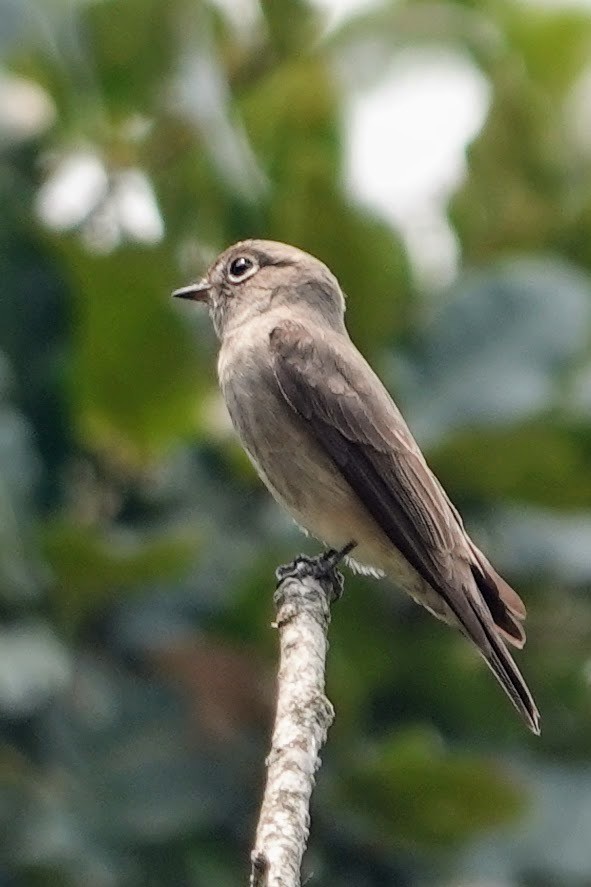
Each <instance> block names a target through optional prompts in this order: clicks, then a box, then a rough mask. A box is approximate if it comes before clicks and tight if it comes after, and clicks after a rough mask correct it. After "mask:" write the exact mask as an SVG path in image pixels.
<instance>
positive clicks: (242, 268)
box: [228, 256, 257, 283]
mask: <svg viewBox="0 0 591 887" xmlns="http://www.w3.org/2000/svg"><path fill="white" fill-rule="evenodd" d="M256 270H257V266H256V265H255V263H254V261H253V260H252V259H249V258H248V257H247V256H238V258H236V259H232V261H231V262H230V265H229V267H228V279H229V280H230V281H231V282H232V283H240V282H241V281H242V280H245V279H246V278H247V277H250V276H251V274H254V273H255V271H256Z"/></svg>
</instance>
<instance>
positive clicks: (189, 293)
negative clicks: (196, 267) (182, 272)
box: [173, 278, 211, 302]
mask: <svg viewBox="0 0 591 887" xmlns="http://www.w3.org/2000/svg"><path fill="white" fill-rule="evenodd" d="M210 289H211V283H209V281H208V280H206V279H205V278H204V279H203V280H199V281H198V282H197V283H190V284H189V286H182V287H181V288H180V289H178V290H175V291H174V292H173V296H174V297H175V298H177V299H191V300H192V301H193V302H207V294H208V292H209V290H210Z"/></svg>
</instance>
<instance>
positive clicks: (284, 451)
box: [175, 240, 539, 733]
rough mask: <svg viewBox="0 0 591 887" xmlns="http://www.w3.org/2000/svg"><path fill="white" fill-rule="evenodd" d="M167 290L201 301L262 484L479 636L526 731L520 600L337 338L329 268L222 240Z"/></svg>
mask: <svg viewBox="0 0 591 887" xmlns="http://www.w3.org/2000/svg"><path fill="white" fill-rule="evenodd" d="M175 295H177V296H181V297H184V298H190V299H194V300H196V301H204V302H207V304H208V306H209V310H210V313H211V316H212V320H213V323H214V327H215V330H216V333H217V335H218V337H219V338H220V341H221V347H220V352H219V360H218V374H219V380H220V386H221V389H222V392H223V395H224V398H225V400H226V403H227V405H228V410H229V412H230V416H231V418H232V422H233V423H234V426H235V428H236V431H237V432H238V434H239V436H240V438H241V440H242V443H243V445H244V447H245V449H246V451H247V453H248V454H249V456H250V458H251V460H252V462H253V464H254V466H255V467H256V469H257V471H258V473H259V474H260V476H261V478H262V479H263V481H264V482H265V484H266V485H267V486H268V488H269V490H270V491H271V493H272V494H273V496H274V497H275V498H276V499H277V501H278V502H280V503H281V504H282V505H283V506H284V507H285V508H287V510H288V511H289V512H291V514H292V515H293V517H294V518H295V520H296V521H297V523H298V524H300V526H302V527H303V528H304V529H305V530H307V531H308V532H310V533H311V534H312V535H314V536H316V537H317V538H318V539H320V540H322V541H323V542H324V543H326V544H328V545H330V546H331V547H333V548H341V547H342V546H344V545H345V544H346V543H348V542H350V541H355V542H356V543H357V547H356V549H355V551H354V555H355V560H354V561H353V560H352V559H350V560H351V563H352V565H353V566H354V567H357V568H359V569H362V570H363V569H369V570H373V571H376V572H379V573H384V574H386V575H387V576H389V577H390V578H391V579H393V580H394V581H395V582H396V583H397V584H398V585H400V586H401V587H402V588H403V589H404V590H405V591H407V592H408V593H409V594H410V595H411V596H412V597H413V598H414V599H415V600H417V601H418V602H419V603H421V604H423V606H425V607H427V609H429V610H430V611H431V612H432V613H433V614H434V615H435V616H437V617H438V618H440V619H443V620H444V621H445V622H447V623H449V624H451V625H455V626H456V627H458V628H459V629H460V631H462V633H463V634H464V635H465V636H466V637H468V638H469V639H470V640H471V641H472V642H473V643H474V644H475V645H476V647H477V648H478V650H479V652H480V653H481V654H482V656H483V657H484V659H485V660H486V662H487V663H488V665H489V667H490V668H491V670H492V671H493V673H494V674H495V676H496V677H497V679H498V680H499V682H500V683H501V685H502V686H503V688H504V689H505V691H506V692H507V694H508V695H509V697H510V699H511V700H512V702H513V704H514V705H515V707H516V708H517V709H518V711H519V712H520V713H521V714H522V716H523V717H524V719H525V721H526V723H527V724H528V726H529V727H530V728H531V729H532V730H533V732H534V733H539V715H538V711H537V708H536V706H535V703H534V701H533V699H532V697H531V694H530V692H529V690H528V688H527V686H526V684H525V682H524V680H523V678H522V676H521V674H520V673H519V670H518V668H517V666H516V665H515V663H514V661H513V659H512V658H511V656H510V654H509V652H508V650H507V647H506V645H505V642H509V643H511V644H513V645H514V646H516V647H522V646H523V644H524V642H525V634H524V631H523V627H522V625H521V622H522V620H523V619H524V617H525V607H524V605H523V603H522V601H521V599H520V598H519V596H518V595H517V594H516V593H515V592H514V591H513V589H512V588H510V586H509V585H508V584H507V583H506V582H505V581H504V580H503V579H502V578H501V577H500V576H499V575H498V574H497V573H496V572H495V570H494V569H493V567H492V566H491V565H490V563H489V562H488V560H487V559H486V558H485V556H484V555H483V554H482V552H480V551H479V549H478V548H477V547H476V545H474V543H473V542H472V540H471V539H470V537H469V536H468V534H467V533H466V530H465V529H464V525H463V523H462V520H461V518H460V516H459V514H458V512H457V511H456V509H455V508H454V506H453V505H452V504H451V502H450V501H449V499H448V498H447V495H446V494H445V491H444V490H443V488H442V487H441V485H440V484H439V482H438V480H437V478H436V477H435V476H434V474H433V473H432V472H431V470H430V469H429V467H428V465H427V463H426V462H425V459H424V457H423V455H422V453H421V451H420V449H419V447H418V445H417V444H416V442H415V440H414V438H413V437H412V435H411V433H410V431H409V429H408V427H407V425H406V423H405V421H404V419H403V418H402V416H401V414H400V413H399V411H398V409H397V407H396V405H395V404H394V402H393V401H392V399H391V397H390V395H389V394H388V392H387V391H386V389H385V388H384V386H383V385H382V383H381V382H380V380H379V379H378V377H377V376H376V375H375V373H374V372H373V370H372V369H371V367H370V366H369V365H368V364H367V363H366V361H365V360H364V358H363V357H362V356H361V354H360V353H359V352H358V351H357V349H356V348H355V346H354V345H353V343H352V342H351V340H350V339H349V336H348V333H347V330H346V328H345V323H344V313H345V302H344V298H343V294H342V292H341V289H340V287H339V285H338V282H337V280H336V279H335V277H334V276H333V275H332V274H331V272H330V271H329V270H328V268H327V267H326V266H325V265H323V264H322V262H319V261H318V260H317V259H314V258H313V257H312V256H310V255H308V254H307V253H304V252H302V251H301V250H298V249H296V248H294V247H290V246H287V245H286V244H282V243H275V242H272V241H264V240H247V241H244V242H242V243H238V244H236V245H235V246H232V247H230V248H229V249H228V250H226V251H225V252H224V253H222V255H221V256H219V258H218V259H217V260H216V261H215V262H214V264H213V265H212V266H211V268H210V269H209V271H208V273H207V275H206V277H205V278H204V279H203V280H202V281H200V282H199V283H197V284H193V285H190V286H188V287H185V288H183V289H181V290H177V291H176V292H175Z"/></svg>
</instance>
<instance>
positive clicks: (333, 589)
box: [250, 546, 352, 887]
mask: <svg viewBox="0 0 591 887" xmlns="http://www.w3.org/2000/svg"><path fill="white" fill-rule="evenodd" d="M351 547H352V546H351ZM348 550H350V549H349V546H348V547H347V550H346V551H345V552H340V553H331V554H330V555H324V556H321V557H320V558H316V559H314V560H311V559H309V558H298V559H297V560H296V561H295V562H294V564H293V565H291V566H289V567H285V568H280V570H279V571H278V578H279V580H280V584H279V586H278V588H277V591H276V593H275V604H276V606H277V621H276V623H274V624H275V626H276V627H277V628H278V630H279V643H280V662H279V675H278V687H277V711H276V716H275V724H274V728H273V738H272V742H271V752H270V754H269V756H268V758H267V762H266V763H267V784H266V787H265V793H264V798H263V803H262V807H261V813H260V817H259V822H258V827H257V833H256V841H255V846H254V850H253V852H252V871H251V879H250V884H251V887H299V884H300V867H301V862H302V856H303V854H304V851H305V849H306V843H307V840H308V832H309V825H310V814H309V806H310V796H311V794H312V789H313V786H314V774H315V773H316V770H317V769H318V767H319V766H320V758H319V752H320V749H321V748H322V746H323V745H324V743H325V741H326V735H327V731H328V729H329V727H330V725H331V724H332V721H333V718H334V710H333V707H332V705H331V703H330V702H329V700H328V699H327V698H326V696H325V692H324V671H325V661H326V654H327V651H328V641H327V631H328V625H329V622H330V604H331V603H332V601H334V600H335V599H336V598H338V597H339V596H340V594H341V593H342V583H343V579H342V576H341V575H340V573H338V572H337V571H336V569H335V566H336V563H338V560H339V559H340V557H341V556H342V555H343V553H345V554H346V553H348Z"/></svg>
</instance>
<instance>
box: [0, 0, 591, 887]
mask: <svg viewBox="0 0 591 887" xmlns="http://www.w3.org/2000/svg"><path fill="white" fill-rule="evenodd" d="M241 8H242V7H241ZM241 8H240V9H238V7H237V6H235V5H233V4H231V3H227V4H224V7H223V8H222V7H220V6H218V5H214V4H212V3H207V2H199V0H167V2H163V0H160V2H159V0H95V2H90V0H72V2H63V0H51V2H48V0H27V2H25V0H20V2H19V0H1V2H0V20H1V21H2V29H1V31H0V53H1V56H0V58H1V67H0V148H1V150H2V155H1V158H0V195H1V199H0V205H1V206H2V212H1V213H0V272H1V275H0V279H1V280H2V287H1V297H0V619H1V623H0V883H1V884H6V885H21V884H22V885H40V884H43V885H46V884H51V885H91V887H115V885H116V887H119V885H125V887H126V885H148V884H149V885H154V887H156V885H164V884H167V885H168V884H172V883H174V884H178V885H205V884H207V885H211V884H216V885H218V887H225V885H234V884H237V883H245V879H246V876H247V870H248V852H249V847H250V842H251V839H252V833H253V824H254V820H255V816H256V811H257V804H258V801H259V798H260V793H261V780H262V777H263V760H264V754H265V748H266V742H267V738H268V733H269V725H270V718H271V713H272V704H273V670H274V662H275V645H276V639H275V637H274V635H273V633H272V632H271V631H270V629H269V624H270V621H271V619H272V604H271V593H272V589H273V570H274V567H275V566H276V565H277V564H279V563H282V562H286V561H289V560H291V559H292V557H293V556H294V555H295V554H296V553H297V552H298V551H300V550H302V549H305V550H308V551H315V550H317V546H315V545H314V544H313V543H311V542H308V541H306V540H304V539H303V538H302V537H301V536H299V535H298V533H297V531H296V530H295V529H294V528H293V527H292V525H291V523H290V522H289V520H288V519H287V518H286V517H284V516H283V515H281V514H280V513H279V512H278V510H277V509H276V506H275V505H274V504H273V503H272V502H271V501H270V499H269V497H268V495H267V494H266V493H265V492H264V490H262V489H261V485H260V483H259V482H258V480H257V479H256V477H255V476H254V475H253V472H252V470H251V468H250V467H249V465H248V463H247V462H246V460H245V458H244V456H243V455H242V453H241V451H240V449H239V447H238V445H237V442H236V440H235V438H234V437H233V435H232V433H231V431H230V429H229V427H228V421H227V419H226V417H225V415H224V411H223V409H222V408H221V405H220V402H219V397H218V394H217V390H216V384H215V371H214V366H215V351H216V345H215V342H214V338H213V334H212V331H211V329H210V325H209V322H208V320H207V318H206V317H205V316H203V315H202V314H200V313H199V312H198V311H197V310H194V306H186V305H178V304H172V302H171V300H170V299H169V298H168V294H169V292H170V291H171V289H173V288H174V287H175V286H178V285H181V284H183V283H185V282H187V281H188V280H190V279H194V278H195V277H196V276H197V275H199V273H200V272H201V271H202V270H203V268H204V267H205V265H206V264H207V262H208V260H209V259H210V258H211V257H212V256H213V255H215V254H216V252H218V251H219V250H220V249H222V248H223V247H225V246H227V245H228V244H229V243H231V242H233V241H235V240H238V239H241V238H243V237H246V236H253V235H255V236H262V237H271V238H273V239H278V240H286V241H289V242H293V243H295V244H297V245H299V246H301V247H303V248H305V249H307V250H309V251H311V252H313V253H314V254H316V255H318V256H319V257H321V258H322V259H323V260H324V261H326V262H327V263H328V264H329V265H330V266H331V267H332V268H334V269H335V271H336V272H337V273H338V275H339V277H340V279H341V282H342V284H343V286H344V289H345V290H346V292H347V293H348V294H349V301H348V320H349V327H350V330H351V333H352V335H353V338H354V339H355V340H356V341H357V343H358V344H359V345H360V346H361V347H362V348H363V349H364V350H365V351H366V353H367V354H368V355H369V357H370V358H371V360H372V362H373V363H374V365H375V366H376V368H378V369H379V371H380V372H381V373H382V375H383V376H384V378H385V379H386V380H387V382H388V384H389V385H390V387H391V389H392V390H393V391H394V392H395V393H396V396H397V399H398V400H399V402H400V404H401V406H402V407H403V408H404V411H405V413H406V415H407V416H408V418H409V420H410V422H411V425H412V427H413V428H414V429H415V431H416V433H417V436H418V437H419V439H420V440H421V442H422V443H423V445H424V447H425V449H426V451H427V453H428V457H429V459H430V462H431V464H432V465H433V467H434V468H435V469H436V471H437V472H438V474H439V475H440V477H441V479H442V480H443V482H444V484H445V486H446V487H447V489H448V491H449V493H450V495H451V496H452V498H453V499H454V501H455V502H456V503H457V504H458V505H459V506H460V508H461V509H462V511H463V513H464V515H465V518H466V520H467V523H468V525H469V527H470V528H471V530H472V531H473V533H474V535H475V536H476V537H477V538H478V540H479V541H480V542H481V543H482V544H483V545H484V546H485V547H486V550H487V551H488V552H490V554H491V556H492V557H493V559H494V560H495V562H496V563H497V564H498V565H499V567H500V568H501V569H502V570H503V571H504V572H505V573H506V575H507V576H508V577H509V578H510V579H511V581H512V582H513V583H514V584H515V585H516V586H517V587H518V588H519V589H520V591H521V592H522V594H523V596H524V598H525V599H526V601H527V604H528V607H529V613H530V615H529V621H528V629H529V632H528V638H529V642H528V645H527V647H526V650H525V651H524V653H523V654H522V655H521V656H520V657H519V661H520V663H521V664H522V666H523V669H524V671H525V673H526V675H527V677H528V680H529V682H530V684H531V686H532V688H533V690H534V691H535V695H536V698H537V700H538V702H539V706H540V709H541V711H542V716H543V735H542V738H541V739H539V740H537V739H535V738H534V737H531V736H529V735H528V734H527V733H526V731H525V730H524V729H523V727H522V725H521V724H520V723H519V721H518V719H517V718H516V717H515V715H514V713H513V711H512V710H511V709H510V707H509V706H508V704H507V702H506V701H505V699H504V697H503V696H502V694H501V693H500V692H499V690H498V688H497V687H496V686H495V685H494V683H493V681H492V680H491V678H490V676H489V675H488V673H486V671H485V669H484V668H483V667H482V666H481V664H480V663H479V662H478V661H477V659H476V658H475V656H474V655H473V654H472V652H471V651H470V650H469V649H468V648H467V645H466V644H465V643H464V642H463V641H462V640H461V639H459V638H457V637H456V636H455V635H454V634H453V633H452V632H450V631H447V630H445V629H444V628H443V627H442V626H440V625H439V624H437V623H436V622H435V621H434V620H432V619H430V618H429V617H427V616H426V615H425V614H424V613H423V612H422V611H419V609H418V608H417V607H415V606H414V605H413V604H412V603H411V602H409V601H408V600H406V599H405V598H403V596H402V595H400V594H398V593H396V592H395V591H392V590H391V589H389V588H386V587H385V586H384V587H382V586H381V585H378V584H377V583H375V582H373V581H372V580H369V579H362V578H354V577H351V576H348V577H347V588H346V594H345V597H344V599H343V600H342V602H341V603H339V605H338V607H336V608H335V611H334V620H333V625H332V628H331V651H330V662H329V676H328V680H329V693H330V696H331V698H332V700H333V701H334V703H335V706H336V709H337V721H336V724H335V726H334V728H333V730H332V731H331V735H330V742H329V745H328V747H327V749H326V751H325V754H324V766H323V769H322V771H321V774H320V777H319V781H318V787H317V792H316V794H315V798H314V809H313V831H312V840H311V845H310V849H309V853H308V855H307V860H306V873H307V875H310V876H311V877H312V880H311V881H310V883H323V884H326V885H331V887H339V885H351V884H355V885H358V887H364V885H366V887H382V885H391V884H392V885H446V887H460V885H461V887H485V885H486V887H508V885H522V887H534V885H536V887H537V885H539V887H552V885H560V887H583V885H589V884H590V883H591V853H590V851H589V834H590V832H591V776H590V772H591V769H590V765H591V745H590V742H591V740H590V738H589V737H590V735H591V701H590V693H589V681H590V679H591V672H590V665H589V661H590V660H589V650H590V646H591V603H590V601H589V595H588V590H589V581H590V579H591V508H590V503H591V424H590V419H591V348H590V330H591V318H590V311H591V277H590V274H591V166H590V164H589V159H590V153H591V139H590V133H591V117H590V116H589V111H588V108H589V106H590V105H591V99H590V98H589V86H588V84H589V67H588V65H589V61H590V59H591V54H590V49H591V12H590V11H589V10H588V9H585V8H584V7H574V6H573V7H560V8H559V7H553V6H547V5H546V6H538V5H535V4H526V3H522V2H518V0H487V2H484V0H483V2H472V3H453V2H446V0H433V2H426V0H425V2H410V0H409V2H403V0H400V2H386V3H384V4H383V5H376V6H372V7H369V6H367V7H363V6H359V8H358V9H357V11H356V13H355V14H354V15H352V16H350V17H348V18H342V19H341V20H340V21H339V22H338V23H337V24H336V25H334V26H333V27H332V28H328V29H327V28H326V26H325V25H326V21H325V18H324V13H323V12H322V10H321V9H320V8H318V7H316V6H311V5H308V3H307V2H304V0H291V2H290V0H261V2H260V4H259V5H256V4H252V5H251V6H249V8H248V14H246V12H245V13H244V15H243V14H242V12H241ZM442 49H444V50H445V51H446V52H452V53H459V54H461V55H462V57H463V58H464V59H468V60H469V61H470V64H471V65H473V66H474V68H475V69H476V70H478V71H479V72H480V75H481V77H482V78H483V80H484V82H485V83H486V86H487V89H488V93H489V103H488V111H487V113H486V115H485V119H484V122H483V125H482V127H481V129H480V130H479V131H478V132H477V134H476V135H475V137H474V139H473V140H472V142H471V144H470V146H469V148H468V151H467V156H466V169H465V175H464V176H463V177H462V179H461V181H460V183H459V184H458V185H457V186H456V187H455V188H454V189H453V193H452V194H451V195H450V196H449V197H447V196H445V198H444V199H443V198H442V200H443V203H442V206H443V210H444V215H445V218H446V219H447V224H448V225H449V226H450V229H449V230H450V231H451V232H452V236H453V238H454V239H455V240H454V242H455V243H456V247H457V251H458V255H459V256H460V258H461V261H460V265H459V268H458V269H457V272H454V273H451V274H448V275H447V279H446V280H443V279H439V280H438V279H436V278H437V275H434V276H433V275H431V276H429V275H428V274H427V275H425V274H421V273H419V269H420V258H421V256H422V255H423V251H426V249H427V244H426V242H425V243H424V242H423V241H422V239H421V238H420V237H419V238H418V243H417V242H415V243H414V247H413V248H412V249H411V246H409V241H408V238H406V237H404V236H403V232H402V231H401V230H400V229H399V227H398V226H397V225H395V224H393V223H392V220H391V219H390V220H387V219H385V217H384V215H383V214H380V213H379V212H378V211H377V210H376V209H375V208H374V209H372V208H371V207H369V206H368V205H367V204H366V203H365V204H364V203H362V202H361V201H360V200H359V199H358V198H356V197H355V196H354V195H353V193H352V191H351V189H350V188H349V186H348V184H347V176H346V158H345V147H344V146H345V119H346V113H345V111H346V108H347V107H348V102H349V101H350V100H351V97H352V96H353V95H355V94H357V92H358V91H359V90H362V91H363V90H364V89H365V90H367V89H371V88H373V86H375V84H376V83H379V82H380V78H382V77H383V76H384V75H385V72H386V71H387V70H388V67H389V66H390V65H391V64H392V63H396V61H397V60H398V59H400V58H402V57H403V56H404V54H405V53H406V54H408V53H409V52H411V51H414V50H420V51H421V52H424V53H427V54H429V53H431V52H432V53H437V52H439V51H441V50H442ZM585 87H586V88H587V91H586V92H585ZM581 95H583V96H586V97H587V101H586V102H585V101H583V102H581V101H580V97H581ZM577 96H578V97H579V102H578V104H576V99H577ZM391 125H392V126H395V125H396V121H395V120H392V121H391ZM376 150H377V149H376ZM417 257H418V260H419V264H418V265H417Z"/></svg>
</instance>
